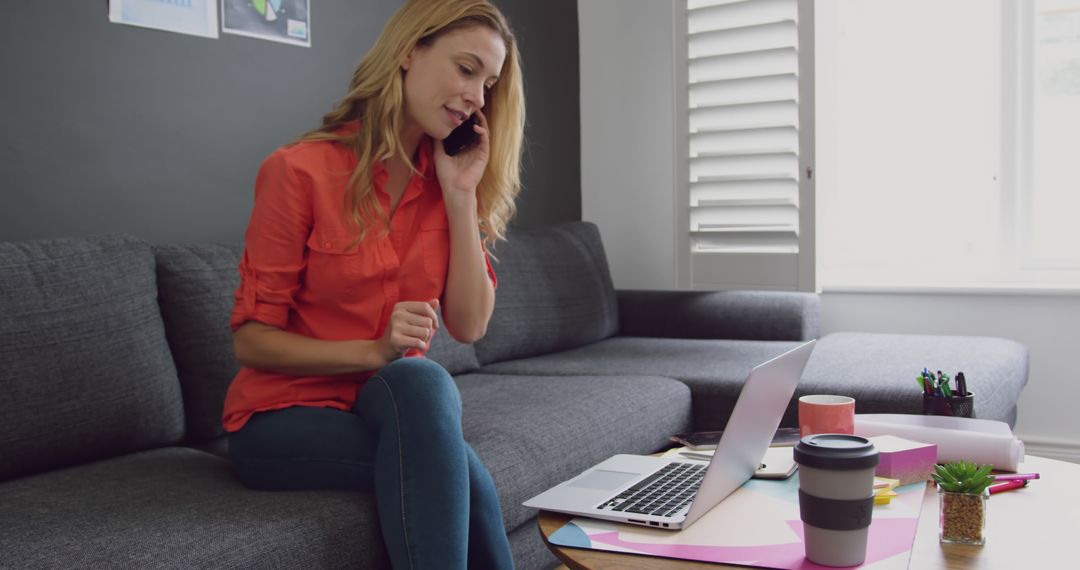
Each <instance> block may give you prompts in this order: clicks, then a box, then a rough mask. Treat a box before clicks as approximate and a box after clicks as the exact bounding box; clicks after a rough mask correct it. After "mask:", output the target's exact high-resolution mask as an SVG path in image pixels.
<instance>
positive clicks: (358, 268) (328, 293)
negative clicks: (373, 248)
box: [304, 227, 370, 300]
mask: <svg viewBox="0 0 1080 570" xmlns="http://www.w3.org/2000/svg"><path fill="white" fill-rule="evenodd" d="M354 242H356V238H355V237H354V236H350V235H348V234H347V233H345V232H341V231H335V230H332V229H331V230H327V229H322V228H319V227H316V228H315V230H314V231H312V232H311V235H310V236H309V237H308V241H307V247H308V260H307V272H306V275H305V277H304V287H305V288H306V289H308V291H310V292H311V293H313V294H315V295H316V296H318V297H321V298H324V299H331V300H341V299H343V298H345V297H351V296H354V295H355V294H356V293H357V292H358V291H360V290H361V288H362V287H363V284H364V281H365V279H366V278H367V277H368V275H367V274H368V273H370V272H369V271H367V270H365V266H366V265H367V264H369V263H370V262H369V261H368V260H367V259H366V257H367V256H366V255H365V253H364V252H363V250H362V249H361V248H360V247H358V246H357V245H356V244H355V243H354Z"/></svg>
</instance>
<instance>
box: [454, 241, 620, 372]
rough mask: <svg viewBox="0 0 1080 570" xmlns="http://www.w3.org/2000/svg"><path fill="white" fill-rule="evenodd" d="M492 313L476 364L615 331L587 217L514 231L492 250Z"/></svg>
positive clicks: (602, 260) (600, 252) (599, 252)
mask: <svg viewBox="0 0 1080 570" xmlns="http://www.w3.org/2000/svg"><path fill="white" fill-rule="evenodd" d="M495 256H496V257H497V258H498V259H497V260H493V262H492V263H493V265H494V267H495V273H496V274H497V275H498V277H499V290H498V292H497V294H496V295H495V313H494V315H493V316H492V319H491V322H490V323H489V324H488V330H487V335H486V336H485V337H484V338H483V339H481V340H480V341H478V342H477V343H476V345H475V346H476V354H477V356H478V357H479V358H480V363H481V364H486V363H489V362H498V361H501V360H509V359H512V358H523V357H527V356H535V355H537V354H545V353H548V352H553V351H557V350H564V349H568V348H573V347H577V346H582V345H585V344H589V343H592V342H596V341H598V340H602V339H605V338H607V337H609V336H611V335H613V334H615V332H616V331H617V330H618V327H619V323H618V305H617V302H616V299H615V289H614V287H613V286H612V283H611V275H610V273H609V272H608V265H607V259H606V257H605V256H604V248H603V244H602V243H601V242H600V232H599V231H598V230H597V228H596V226H595V225H593V224H591V223H587V222H575V223H570V224H563V225H558V226H551V227H544V228H535V229H515V230H513V231H511V232H509V234H508V236H507V241H506V242H503V243H500V244H499V245H498V246H497V248H496V249H495Z"/></svg>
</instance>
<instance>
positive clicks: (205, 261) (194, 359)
mask: <svg viewBox="0 0 1080 570" xmlns="http://www.w3.org/2000/svg"><path fill="white" fill-rule="evenodd" d="M154 256H155V257H156V259H157V283H158V304H159V305H160V306H161V317H162V318H163V319H164V321H165V336H166V337H167V338H168V340H169V348H170V349H171V350H172V355H173V360H174V361H175V362H176V371H177V374H178V375H179V377H180V387H181V389H182V390H183V393H184V414H185V416H186V418H187V439H188V440H189V441H204V440H208V439H212V438H214V437H217V436H219V435H221V434H222V433H224V429H223V428H222V427H221V411H222V408H223V407H224V403H225V392H226V391H227V390H228V389H229V383H230V382H232V379H233V376H236V373H237V372H238V371H239V370H240V363H239V362H237V361H236V357H235V356H234V355H233V346H232V330H231V329H230V328H229V314H230V313H231V312H232V305H233V292H234V291H236V287H237V286H238V285H239V284H240V273H239V271H238V269H237V267H238V266H239V264H240V247H239V246H233V245H220V244H199V245H168V246H156V247H154Z"/></svg>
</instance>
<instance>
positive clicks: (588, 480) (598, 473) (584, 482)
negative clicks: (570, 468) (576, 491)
mask: <svg viewBox="0 0 1080 570" xmlns="http://www.w3.org/2000/svg"><path fill="white" fill-rule="evenodd" d="M640 476H641V473H626V472H624V471H605V470H603V469H597V470H595V471H592V472H591V473H586V474H585V475H583V476H582V477H580V478H578V479H577V480H575V481H574V482H573V483H571V484H570V485H569V486H570V487H581V488H582V489H598V490H600V491H611V490H613V489H617V488H619V487H620V486H622V485H624V484H626V483H628V482H630V481H632V480H633V479H635V478H637V477H640Z"/></svg>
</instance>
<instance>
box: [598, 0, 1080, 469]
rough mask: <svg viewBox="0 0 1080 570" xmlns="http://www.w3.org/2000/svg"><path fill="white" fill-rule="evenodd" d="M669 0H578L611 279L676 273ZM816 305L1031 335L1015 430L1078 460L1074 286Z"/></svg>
mask: <svg viewBox="0 0 1080 570" xmlns="http://www.w3.org/2000/svg"><path fill="white" fill-rule="evenodd" d="M673 1H674V0H664V1H660V0H580V1H579V2H578V14H579V23H578V25H579V30H580V31H579V33H580V36H581V37H580V49H581V154H582V157H581V158H582V160H581V170H582V183H581V194H582V216H583V218H584V219H586V220H590V221H593V222H596V223H597V224H598V225H599V226H600V231H601V232H602V235H603V236H604V245H605V248H606V249H607V254H608V262H609V263H610V265H611V271H612V277H613V278H614V280H615V286H616V287H618V288H645V289H664V288H674V287H675V284H676V283H677V278H676V268H675V264H674V260H675V249H674V248H675V239H674V235H675V234H674V223H673V220H674V217H675V216H674V212H675V208H676V203H675V199H674V184H673V181H674V179H675V176H674V164H675V163H674V156H673V153H674V118H673V117H674V105H673V98H672V96H673V88H672V85H671V78H672V76H673V70H674V68H673V59H674V51H673V44H674V39H673V16H672V14H673V3H672V2H673ZM819 126H820V125H819ZM820 190H821V189H820V188H819V191H820ZM822 311H823V314H822V317H823V322H822V333H823V334H827V333H831V332H836V331H871V332H890V333H910V334H954V335H971V336H1000V337H1005V338H1011V339H1014V340H1016V341H1019V342H1021V343H1023V344H1025V345H1027V346H1028V348H1029V350H1030V351H1031V353H1030V354H1031V361H1030V362H1031V364H1030V371H1029V382H1028V386H1027V387H1026V388H1025V390H1024V393H1023V395H1022V396H1021V399H1020V403H1019V417H1018V422H1017V425H1016V428H1015V431H1016V434H1017V435H1018V436H1020V437H1021V438H1023V439H1024V440H1025V443H1026V444H1027V446H1028V451H1029V452H1030V453H1036V454H1039V455H1045V456H1050V457H1058V458H1062V459H1069V460H1073V461H1080V414H1078V413H1077V412H1076V411H1074V410H1075V409H1076V408H1077V407H1078V404H1080V366H1078V365H1077V359H1078V358H1080V341H1078V340H1077V339H1080V334H1077V332H1076V331H1077V330H1078V328H1080V296H1065V295H1061V296H1052V295H1012V294H1010V295H979V294H965V295H951V294H950V295H946V294H933V295H929V294H896V293H890V294H885V293H875V294H863V293H825V294H823V295H822Z"/></svg>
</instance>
